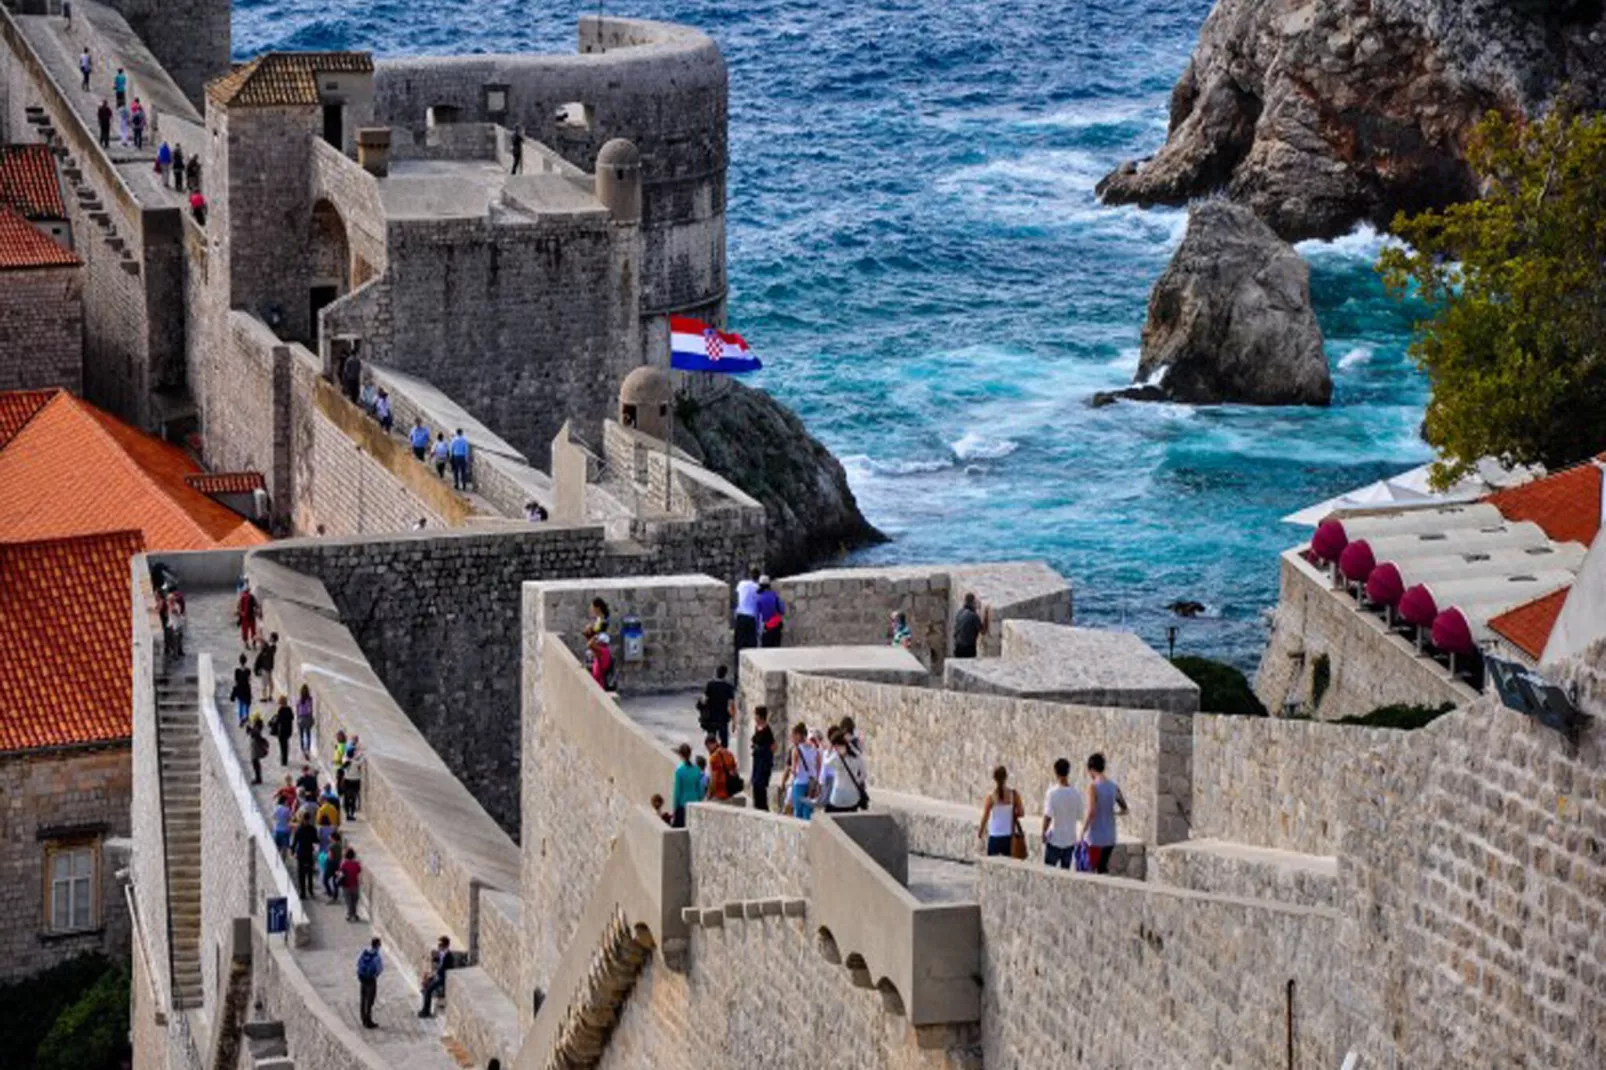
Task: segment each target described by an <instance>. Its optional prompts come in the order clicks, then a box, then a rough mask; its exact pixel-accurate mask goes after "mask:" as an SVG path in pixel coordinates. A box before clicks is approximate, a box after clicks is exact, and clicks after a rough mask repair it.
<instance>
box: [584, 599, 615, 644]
mask: <svg viewBox="0 0 1606 1070" xmlns="http://www.w3.org/2000/svg"><path fill="white" fill-rule="evenodd" d="M612 623H613V617H612V614H611V613H610V612H609V610H608V603H606V602H604V601H603V600H602V599H600V598H593V599H592V600H591V619H590V620H589V621H587V622H586V626H585V628H584V629H583V630H582V631H581V632H580V634H581V635H582V636H584V637H585V638H587V639H590V638H591V637H592V636H593V635H603V634H606V632H607V631H608V627H609V625H611V624H612Z"/></svg>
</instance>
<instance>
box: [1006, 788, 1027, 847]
mask: <svg viewBox="0 0 1606 1070" xmlns="http://www.w3.org/2000/svg"><path fill="white" fill-rule="evenodd" d="M1019 798H1020V795H1019V794H1018V793H1015V794H1014V795H1013V797H1012V798H1011V799H1010V803H1009V804H1010V806H1011V807H1013V806H1014V805H1015V802H1016V800H1018V799H1019ZM1009 857H1011V858H1013V859H1016V860H1018V861H1022V862H1024V861H1025V860H1026V830H1025V829H1023V828H1021V827H1020V818H1018V817H1017V818H1016V819H1015V831H1014V832H1013V833H1011V834H1010V837H1009Z"/></svg>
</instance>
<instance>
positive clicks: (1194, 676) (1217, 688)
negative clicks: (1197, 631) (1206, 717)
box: [1171, 656, 1266, 717]
mask: <svg viewBox="0 0 1606 1070" xmlns="http://www.w3.org/2000/svg"><path fill="white" fill-rule="evenodd" d="M1171 664H1173V665H1175V666H1176V667H1177V668H1178V669H1180V670H1182V673H1183V675H1185V676H1186V677H1187V678H1188V679H1190V680H1192V681H1193V682H1194V683H1196V684H1198V685H1199V709H1200V710H1202V711H1203V712H1205V713H1229V714H1234V715H1237V716H1240V717H1264V716H1266V707H1264V706H1262V705H1261V704H1260V700H1259V699H1258V698H1256V697H1255V692H1254V690H1253V689H1252V688H1251V687H1250V686H1249V679H1248V677H1246V676H1244V674H1243V673H1241V672H1239V671H1238V670H1237V669H1235V668H1233V667H1232V666H1231V665H1227V664H1225V663H1223V662H1220V661H1211V660H1210V659H1209V658H1199V657H1192V656H1183V657H1180V658H1173V659H1172V661H1171Z"/></svg>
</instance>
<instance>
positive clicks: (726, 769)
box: [703, 735, 742, 802]
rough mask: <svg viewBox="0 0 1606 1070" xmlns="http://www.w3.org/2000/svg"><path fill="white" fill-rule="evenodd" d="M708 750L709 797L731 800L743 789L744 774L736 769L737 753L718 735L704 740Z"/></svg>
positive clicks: (725, 800) (718, 800)
mask: <svg viewBox="0 0 1606 1070" xmlns="http://www.w3.org/2000/svg"><path fill="white" fill-rule="evenodd" d="M703 746H704V747H705V748H706V749H707V750H708V798H710V799H713V800H714V801H715V802H729V801H730V800H731V799H732V798H734V797H735V796H736V795H737V794H738V793H739V792H740V791H741V790H742V776H741V774H740V773H739V772H737V769H736V755H734V754H732V753H731V752H730V750H729V749H728V748H727V747H726V746H725V745H724V744H723V743H721V742H720V741H719V737H718V736H716V735H709V736H708V738H707V739H704V740H703Z"/></svg>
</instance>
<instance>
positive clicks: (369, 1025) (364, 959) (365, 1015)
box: [357, 936, 385, 1029]
mask: <svg viewBox="0 0 1606 1070" xmlns="http://www.w3.org/2000/svg"><path fill="white" fill-rule="evenodd" d="M384 972H385V957H384V956H383V955H381V954H380V953H379V937H377V936H376V937H374V938H373V939H372V940H370V941H368V946H367V947H366V948H364V949H363V950H362V953H361V954H359V955H358V956H357V1006H358V1014H359V1016H360V1017H361V1018H362V1027H363V1028H364V1029H378V1028H379V1025H378V1023H377V1022H375V1021H374V1001H375V1000H376V999H377V998H378V997H379V975H380V974H382V973H384Z"/></svg>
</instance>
